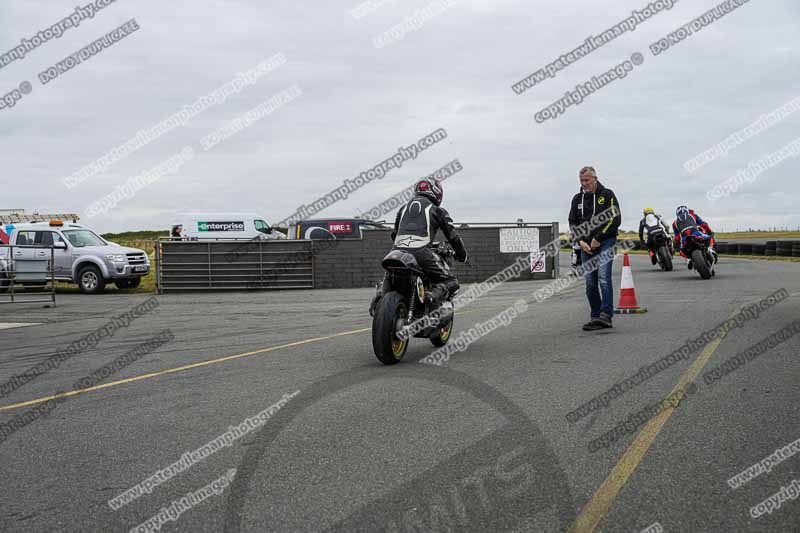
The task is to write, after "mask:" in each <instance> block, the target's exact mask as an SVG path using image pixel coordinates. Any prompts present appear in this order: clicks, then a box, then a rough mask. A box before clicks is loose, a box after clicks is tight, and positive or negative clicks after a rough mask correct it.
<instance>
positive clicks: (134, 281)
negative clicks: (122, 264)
mask: <svg viewBox="0 0 800 533" xmlns="http://www.w3.org/2000/svg"><path fill="white" fill-rule="evenodd" d="M141 283H142V278H131V283H130V287H131V289H135V288H136V287H138V286H139V285H140V284H141Z"/></svg>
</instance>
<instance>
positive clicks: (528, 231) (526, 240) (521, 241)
mask: <svg viewBox="0 0 800 533" xmlns="http://www.w3.org/2000/svg"><path fill="white" fill-rule="evenodd" d="M538 251H539V228H500V253H502V254H515V253H528V252H538Z"/></svg>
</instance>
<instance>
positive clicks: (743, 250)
mask: <svg viewBox="0 0 800 533" xmlns="http://www.w3.org/2000/svg"><path fill="white" fill-rule="evenodd" d="M739 255H753V245H752V244H747V243H743V244H740V245H739Z"/></svg>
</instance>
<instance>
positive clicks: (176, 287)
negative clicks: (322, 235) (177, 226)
mask: <svg viewBox="0 0 800 533" xmlns="http://www.w3.org/2000/svg"><path fill="white" fill-rule="evenodd" d="M313 251H314V242H313V241H286V240H266V241H265V240H246V241H241V240H238V241H237V240H226V241H215V240H208V241H182V240H181V241H177V240H166V239H162V240H160V241H158V242H157V243H156V288H157V291H158V293H159V294H163V293H165V292H168V291H199V290H259V289H261V290H270V289H272V290H274V289H313V288H314V264H313Z"/></svg>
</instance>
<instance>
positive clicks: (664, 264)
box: [653, 232, 674, 272]
mask: <svg viewBox="0 0 800 533" xmlns="http://www.w3.org/2000/svg"><path fill="white" fill-rule="evenodd" d="M653 248H655V254H656V260H657V261H658V266H660V267H661V270H663V271H664V272H672V254H673V253H674V249H673V247H672V239H670V238H669V237H668V236H667V234H666V233H664V232H658V233H656V234H654V235H653Z"/></svg>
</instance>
